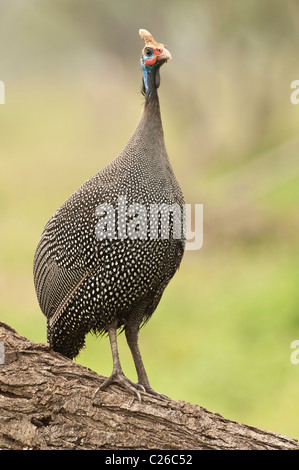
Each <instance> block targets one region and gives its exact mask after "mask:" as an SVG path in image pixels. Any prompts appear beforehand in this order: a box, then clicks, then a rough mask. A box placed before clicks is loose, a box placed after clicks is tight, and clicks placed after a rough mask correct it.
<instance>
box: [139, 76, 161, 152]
mask: <svg viewBox="0 0 299 470" xmlns="http://www.w3.org/2000/svg"><path fill="white" fill-rule="evenodd" d="M159 68H160V67H155V68H153V69H152V70H146V69H145V68H144V67H143V90H142V92H143V94H144V96H145V104H144V110H143V114H142V118H141V121H140V124H142V127H143V132H146V134H148V136H149V137H150V138H151V139H153V140H155V141H157V140H160V144H162V143H163V144H164V134H163V127H162V119H161V111H160V103H159V97H158V88H159V85H160V73H159Z"/></svg>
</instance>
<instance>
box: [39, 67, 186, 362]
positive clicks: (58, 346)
mask: <svg viewBox="0 0 299 470" xmlns="http://www.w3.org/2000/svg"><path fill="white" fill-rule="evenodd" d="M162 63H163V61H161V64H162ZM161 64H158V66H157V68H156V70H155V71H152V73H151V74H149V76H148V77H147V79H148V89H149V91H150V92H149V93H147V96H146V99H145V105H144V110H143V113H142V116H141V119H140V121H139V124H138V126H137V128H136V129H135V131H134V133H133V135H132V136H131V138H130V139H129V141H128V143H127V145H126V147H125V148H124V149H123V151H122V152H121V153H120V154H119V156H118V157H117V158H116V159H115V160H113V161H112V162H111V163H110V164H108V165H107V166H106V167H105V168H103V169H102V170H100V171H99V172H98V173H96V174H95V175H94V176H93V177H91V178H90V179H88V180H87V181H86V182H85V183H84V184H83V185H82V186H81V187H80V188H79V189H78V190H77V191H76V192H75V193H74V194H72V195H71V196H70V197H69V198H68V199H67V201H66V202H65V203H64V204H63V205H62V206H61V207H60V208H59V209H58V210H57V211H56V213H55V214H54V215H53V216H52V217H51V219H50V220H49V221H48V223H47V224H46V226H45V228H44V230H43V233H42V236H41V239H40V242H39V244H38V246H37V249H36V253H35V258H34V282H35V288H36V293H37V298H38V301H39V304H40V307H41V310H42V311H43V313H44V314H45V316H46V317H47V327H48V341H49V343H50V346H51V347H52V348H53V349H54V350H55V351H58V352H60V353H62V354H63V355H65V356H67V357H69V358H74V357H75V356H76V355H77V354H78V353H79V351H80V349H81V348H82V347H83V345H84V338H85V336H86V334H87V333H88V332H89V331H96V332H99V333H103V332H106V331H108V329H109V325H115V328H116V329H118V328H124V329H126V328H127V326H128V325H129V327H131V329H132V330H134V331H135V330H138V329H139V328H140V326H141V325H142V324H143V323H144V322H145V321H147V320H148V318H149V317H150V316H151V315H152V313H153V312H154V310H155V309H156V307H157V305H158V303H159V301H160V299H161V296H162V294H163V291H164V289H165V287H166V286H167V284H168V283H169V281H170V279H171V278H172V277H173V275H174V273H175V272H176V270H177V269H178V267H179V265H180V262H181V259H182V256H183V251H184V240H183V237H182V239H173V238H172V237H170V238H169V239H162V238H161V237H158V238H157V239H150V238H149V237H148V233H147V237H146V238H145V239H131V238H129V237H126V238H123V239H118V238H117V237H116V238H115V239H103V240H100V239H99V238H98V237H97V236H96V230H95V229H96V226H97V223H98V220H99V218H98V217H97V214H96V208H97V207H98V206H99V205H100V204H103V203H108V204H110V205H112V206H113V207H114V208H115V210H116V214H117V207H118V205H117V204H118V201H119V197H120V196H121V197H123V198H125V200H126V201H127V204H128V205H129V204H132V203H139V204H142V206H143V207H145V208H146V213H147V214H149V211H150V205H151V204H154V203H156V204H162V203H164V204H174V203H176V204H178V205H179V207H180V208H181V209H182V211H183V207H184V198H183V195H182V191H181V189H180V187H179V184H178V182H177V180H176V177H175V175H174V173H173V171H172V168H171V165H170V162H169V159H168V155H167V152H166V148H165V143H164V135H163V129H162V122H161V116H160V107H159V100H158V94H157V88H156V87H157V80H156V77H155V74H156V73H157V74H158V73H159V68H160V65H161Z"/></svg>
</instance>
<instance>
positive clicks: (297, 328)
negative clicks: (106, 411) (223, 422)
mask: <svg viewBox="0 0 299 470" xmlns="http://www.w3.org/2000/svg"><path fill="white" fill-rule="evenodd" d="M139 28H146V29H148V30H149V31H151V32H152V33H153V35H154V36H155V37H156V38H157V40H158V41H161V42H164V43H165V44H167V47H168V48H169V50H170V51H171V53H172V55H173V60H172V61H170V62H169V63H168V64H167V65H165V66H164V67H163V69H162V71H161V88H160V93H159V94H160V101H161V108H162V117H163V124H164V131H165V138H166V145H167V149H168V153H169V155H170V158H171V161H172V165H173V167H174V171H175V173H176V175H177V177H178V179H179V181H180V184H181V186H182V188H183V190H184V193H185V197H186V201H187V202H189V203H202V204H203V205H204V245H203V247H202V249H201V250H199V251H187V252H186V254H185V257H184V260H183V263H182V266H181V268H180V270H179V272H178V273H177V274H176V276H175V278H174V279H173V280H172V281H171V283H170V285H169V287H168V289H167V290H166V292H165V295H164V297H163V299H162V301H161V303H160V305H159V307H158V309H157V311H156V313H155V315H154V316H153V318H152V319H151V321H150V322H149V323H148V325H147V327H146V328H145V329H144V331H142V332H141V338H140V340H141V345H142V351H143V355H144V361H145V364H146V367H147V370H148V373H149V376H150V378H151V382H152V385H153V387H154V388H155V389H156V390H158V391H160V392H163V393H165V394H166V395H169V396H171V397H172V398H174V399H183V400H189V401H191V402H193V403H197V404H199V405H202V406H204V407H206V408H208V409H210V410H211V411H216V412H219V413H221V414H223V415H225V416H226V417H227V418H230V419H234V420H237V421H240V422H246V423H248V424H252V425H255V426H259V427H262V428H265V429H270V430H273V431H276V432H279V433H283V434H287V435H290V436H292V437H297V438H299V425H298V419H297V414H298V413H299V405H298V403H297V396H298V393H299V364H298V365H295V364H292V363H291V361H290V355H291V352H292V350H291V348H290V345H291V342H292V341H293V340H295V339H299V289H298V278H299V276H298V275H299V272H298V271H299V270H298V265H299V263H298V261H299V253H298V229H299V217H298V196H299V184H298V183H299V157H298V156H299V134H298V124H299V105H298V106H296V105H293V104H292V103H291V101H290V94H291V89H290V84H291V82H292V81H293V80H295V79H299V62H298V39H299V2H298V1H297V0H293V1H291V0H289V1H288V0H286V1H284V2H281V1H280V0H262V1H257V0H243V1H242V2H237V1H233V0H222V1H220V0H212V1H211V0H210V1H207V0H206V1H204V0H202V1H191V0H186V1H184V2H181V1H180V2H179V1H177V0H173V1H169V0H166V1H164V2H158V1H156V0H153V1H152V2H150V3H149V2H145V1H144V0H139V1H136V0H128V1H126V2H120V1H114V2H108V1H106V0H105V1H104V0H85V1H82V0H81V1H80V0H59V1H58V0H51V1H50V0H44V1H43V2H40V1H38V0H26V1H25V0H16V1H14V2H12V1H10V0H2V1H1V5H0V80H2V81H3V82H4V83H5V90H6V96H5V100H6V101H5V105H2V106H0V157H1V173H0V217H1V231H0V241H1V255H0V319H1V320H2V321H4V322H7V323H9V324H10V325H11V326H12V327H14V328H16V329H17V330H18V332H20V333H21V334H24V335H26V336H28V337H29V338H30V339H32V340H35V341H46V322H45V318H44V317H43V315H42V313H41V312H40V309H39V306H38V304H37V300H36V296H35V292H34V287H33V280H32V261H33V255H34V251H35V247H36V245H37V243H38V240H39V237H40V234H41V231H42V229H43V227H44V225H45V223H46V222H47V220H48V219H49V218H50V216H51V215H52V214H53V213H54V211H55V210H56V209H57V207H59V206H60V205H61V203H62V202H64V200H65V199H66V198H67V197H68V196H69V195H70V194H71V193H72V192H73V191H74V190H76V189H77V188H78V187H79V185H81V184H82V183H83V182H84V181H85V180H86V179H87V178H89V177H90V176H91V175H92V174H94V173H95V172H97V171H98V170H99V169H101V168H102V167H103V166H104V165H105V164H107V163H108V162H109V161H111V160H112V159H113V158H114V157H115V156H116V155H117V154H118V153H119V152H120V150H121V149H122V148H123V147H124V145H125V144H126V142H127V140H128V138H129V136H130V135H131V133H132V131H133V130H134V128H135V126H136V124H137V122H138V120H139V117H140V113H141V110H142V106H143V98H142V96H141V94H140V93H139V90H140V86H141V72H140V64H139V57H140V51H141V48H142V47H143V45H142V42H141V40H140V38H139V36H138V29H139ZM120 343H121V344H120V348H121V357H122V362H123V366H124V369H125V371H126V372H127V374H128V375H129V376H131V377H132V379H133V380H134V379H135V378H134V374H135V372H134V366H133V364H132V360H131V357H130V353H129V351H128V350H127V347H126V345H125V341H124V338H122V337H121V338H120ZM87 345H88V347H87V348H86V349H85V350H84V351H83V352H82V353H81V354H80V355H79V357H78V359H77V361H78V362H80V363H82V364H84V365H85V366H88V367H91V368H92V369H94V370H96V371H97V372H99V373H101V374H103V375H108V374H110V372H111V368H112V364H111V356H110V351H109V343H108V341H107V340H106V339H95V338H93V337H88V340H87Z"/></svg>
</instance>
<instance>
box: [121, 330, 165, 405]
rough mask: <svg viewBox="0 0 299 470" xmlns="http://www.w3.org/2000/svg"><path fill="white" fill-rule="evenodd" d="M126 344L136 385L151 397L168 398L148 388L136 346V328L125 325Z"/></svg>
mask: <svg viewBox="0 0 299 470" xmlns="http://www.w3.org/2000/svg"><path fill="white" fill-rule="evenodd" d="M125 333H126V338H127V343H128V345H129V348H130V350H131V353H132V357H133V360H134V364H135V368H136V372H137V377H138V384H139V385H141V386H142V387H143V388H144V390H145V391H146V392H147V393H150V394H151V395H155V396H157V397H160V398H168V397H167V396H166V395H162V393H158V392H156V391H155V390H153V389H152V387H151V386H150V383H149V380H148V377H147V373H146V371H145V367H144V364H143V361H142V357H141V353H140V349H139V346H138V328H136V327H135V326H133V327H131V326H129V325H127V327H126V329H125Z"/></svg>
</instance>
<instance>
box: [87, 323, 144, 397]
mask: <svg viewBox="0 0 299 470" xmlns="http://www.w3.org/2000/svg"><path fill="white" fill-rule="evenodd" d="M116 329H117V328H116V325H113V326H110V327H109V328H108V335H109V340H110V346H111V352H112V359H113V370H112V374H111V375H110V377H108V378H107V379H106V380H105V382H104V383H102V385H100V386H99V387H98V388H97V390H96V391H95V395H96V394H97V392H98V391H99V390H104V389H105V388H107V387H108V386H109V385H111V384H112V383H116V384H118V385H120V386H121V387H124V388H126V389H127V390H129V391H130V392H132V393H134V394H135V395H136V396H137V398H138V400H139V401H141V396H140V393H139V391H138V390H137V388H136V385H135V384H134V383H133V382H131V381H130V380H129V379H128V378H127V377H126V376H125V375H124V373H123V371H122V368H121V364H120V360H119V354H118V348H117V335H116Z"/></svg>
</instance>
